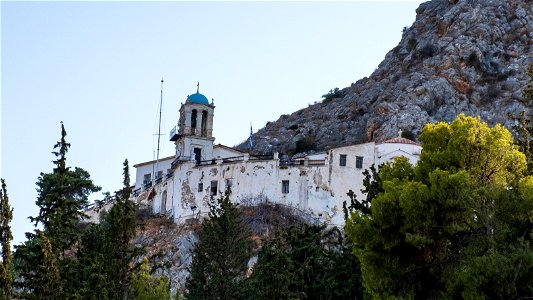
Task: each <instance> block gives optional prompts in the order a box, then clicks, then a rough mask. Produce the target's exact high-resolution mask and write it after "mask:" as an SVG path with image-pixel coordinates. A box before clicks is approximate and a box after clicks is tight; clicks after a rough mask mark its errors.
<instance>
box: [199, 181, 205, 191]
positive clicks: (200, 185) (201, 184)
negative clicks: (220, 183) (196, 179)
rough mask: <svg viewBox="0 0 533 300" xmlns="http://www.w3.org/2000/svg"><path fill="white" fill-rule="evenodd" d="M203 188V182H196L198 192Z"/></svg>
mask: <svg viewBox="0 0 533 300" xmlns="http://www.w3.org/2000/svg"><path fill="white" fill-rule="evenodd" d="M203 190H204V183H203V182H200V183H198V193H201V192H202V191H203Z"/></svg>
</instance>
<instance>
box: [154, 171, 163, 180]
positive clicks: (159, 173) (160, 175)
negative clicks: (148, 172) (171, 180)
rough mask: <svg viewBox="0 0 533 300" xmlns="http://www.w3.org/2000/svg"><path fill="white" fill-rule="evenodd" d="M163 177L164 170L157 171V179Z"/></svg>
mask: <svg viewBox="0 0 533 300" xmlns="http://www.w3.org/2000/svg"><path fill="white" fill-rule="evenodd" d="M161 177H163V171H157V174H156V175H155V179H159V178H161Z"/></svg>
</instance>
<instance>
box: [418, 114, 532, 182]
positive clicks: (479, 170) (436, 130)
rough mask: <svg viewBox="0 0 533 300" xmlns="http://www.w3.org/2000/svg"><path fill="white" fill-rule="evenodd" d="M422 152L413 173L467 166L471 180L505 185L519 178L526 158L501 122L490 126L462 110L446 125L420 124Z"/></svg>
mask: <svg viewBox="0 0 533 300" xmlns="http://www.w3.org/2000/svg"><path fill="white" fill-rule="evenodd" d="M420 141H421V142H422V147H423V150H422V153H421V155H420V162H419V163H418V168H417V177H418V178H419V179H421V180H426V179H427V178H429V176H428V174H429V173H430V172H431V171H432V170H434V169H436V168H440V169H443V170H449V171H452V172H455V171H458V170H468V173H469V174H470V175H471V177H472V179H473V180H474V183H475V184H479V185H485V184H489V183H490V184H497V185H502V186H504V185H508V184H511V183H512V182H513V181H515V180H516V179H517V178H520V177H521V176H522V175H523V172H524V171H525V168H526V159H525V156H524V154H523V153H521V152H520V151H519V150H518V148H517V146H515V145H514V143H513V138H512V135H511V133H510V132H509V131H508V130H507V129H505V128H504V127H503V126H501V125H499V124H498V125H496V126H494V127H493V128H489V126H488V125H487V124H486V123H484V122H481V121H480V120H479V118H474V117H468V116H465V115H463V114H460V115H459V116H457V118H456V119H455V120H454V121H453V122H452V124H450V125H448V124H446V123H444V122H440V123H437V124H428V125H426V126H424V128H423V130H422V133H421V134H420Z"/></svg>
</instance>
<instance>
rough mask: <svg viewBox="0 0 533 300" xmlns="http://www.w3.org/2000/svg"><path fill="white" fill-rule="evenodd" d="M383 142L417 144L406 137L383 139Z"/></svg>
mask: <svg viewBox="0 0 533 300" xmlns="http://www.w3.org/2000/svg"><path fill="white" fill-rule="evenodd" d="M383 144H411V145H418V144H417V143H415V142H413V141H411V140H410V139H406V138H393V139H389V140H386V141H384V142H383Z"/></svg>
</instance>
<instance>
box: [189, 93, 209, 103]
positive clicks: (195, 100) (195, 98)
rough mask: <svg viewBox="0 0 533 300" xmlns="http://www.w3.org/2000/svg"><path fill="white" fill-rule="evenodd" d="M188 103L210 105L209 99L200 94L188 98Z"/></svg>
mask: <svg viewBox="0 0 533 300" xmlns="http://www.w3.org/2000/svg"><path fill="white" fill-rule="evenodd" d="M187 102H191V103H199V104H205V105H209V100H207V98H206V97H205V96H204V95H202V94H200V93H196V94H192V95H190V96H188V97H187Z"/></svg>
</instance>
